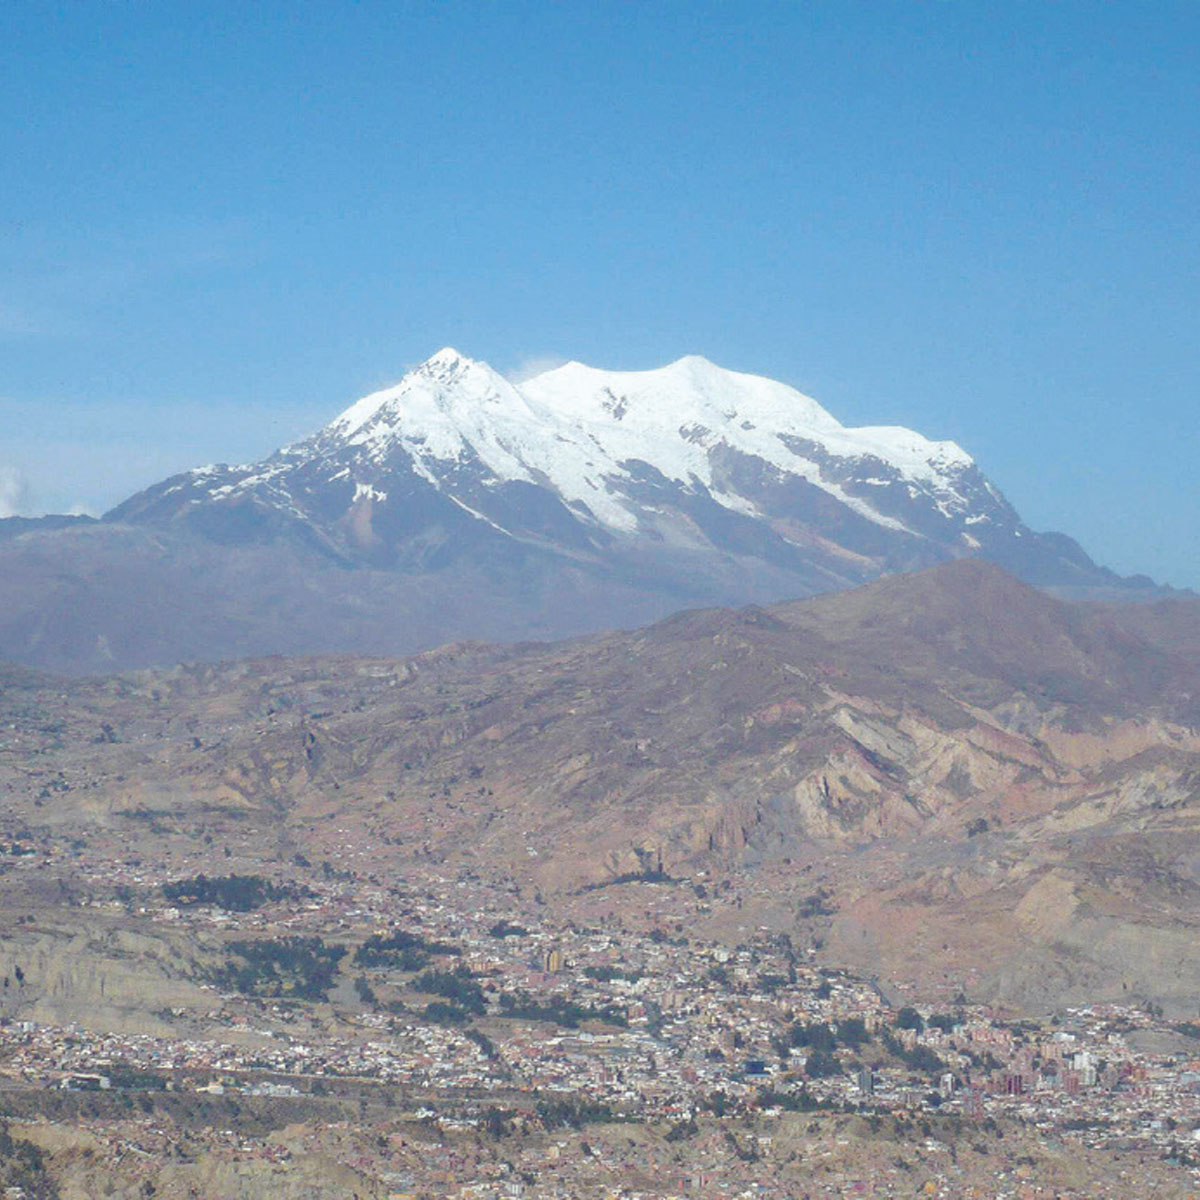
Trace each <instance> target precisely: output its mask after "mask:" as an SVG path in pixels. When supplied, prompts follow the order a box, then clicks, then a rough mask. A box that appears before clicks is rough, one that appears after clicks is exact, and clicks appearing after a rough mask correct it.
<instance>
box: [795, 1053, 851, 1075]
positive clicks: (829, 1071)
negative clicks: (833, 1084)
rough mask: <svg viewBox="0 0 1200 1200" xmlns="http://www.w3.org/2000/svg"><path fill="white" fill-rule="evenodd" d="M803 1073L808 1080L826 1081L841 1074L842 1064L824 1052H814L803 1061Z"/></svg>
mask: <svg viewBox="0 0 1200 1200" xmlns="http://www.w3.org/2000/svg"><path fill="white" fill-rule="evenodd" d="M804 1073H805V1075H807V1076H808V1077H809V1079H827V1078H829V1077H830V1076H831V1075H840V1074H841V1073H842V1064H841V1063H840V1062H838V1060H837V1059H836V1058H834V1057H833V1055H832V1054H830V1053H829V1052H828V1051H826V1050H814V1051H813V1052H812V1053H811V1054H810V1055H809V1056H808V1057H807V1058H806V1059H805V1060H804Z"/></svg>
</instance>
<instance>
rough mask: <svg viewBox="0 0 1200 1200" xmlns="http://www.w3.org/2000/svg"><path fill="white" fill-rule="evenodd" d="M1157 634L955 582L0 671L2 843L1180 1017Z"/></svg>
mask: <svg viewBox="0 0 1200 1200" xmlns="http://www.w3.org/2000/svg"><path fill="white" fill-rule="evenodd" d="M1188 619H1189V618H1188V614H1187V612H1186V606H1183V607H1180V608H1179V609H1178V611H1177V612H1176V613H1175V614H1174V616H1173V617H1172V620H1173V622H1174V624H1173V625H1172V628H1174V627H1175V626H1179V627H1182V628H1188V627H1189V625H1188ZM1156 620H1157V618H1153V617H1152V618H1151V619H1150V621H1149V624H1150V625H1151V626H1152V628H1151V629H1150V632H1149V633H1147V632H1146V631H1145V626H1146V625H1147V621H1146V620H1144V619H1143V612H1142V610H1140V609H1139V610H1127V609H1123V608H1116V607H1114V608H1107V607H1104V606H1099V605H1083V604H1069V603H1065V602H1061V601H1057V600H1054V599H1051V598H1049V597H1047V596H1045V595H1043V594H1042V593H1040V592H1037V591H1035V590H1033V589H1031V588H1029V587H1027V586H1026V585H1024V584H1021V583H1019V582H1017V581H1016V580H1015V579H1013V578H1012V577H1011V576H1009V575H1007V574H1006V573H1005V572H1004V571H1002V570H1001V569H999V568H997V567H993V566H990V565H988V564H985V563H980V562H975V561H966V562H957V563H951V564H947V565H945V566H941V567H936V568H933V569H931V570H928V571H925V572H921V573H918V574H915V575H911V576H906V577H898V578H894V579H888V580H883V581H880V582H877V583H874V584H871V585H869V586H867V587H864V588H862V589H859V590H857V591H853V592H850V593H846V594H842V595H836V596H825V597H820V598H816V599H812V600H808V601H802V602H796V603H792V604H786V605H781V606H777V607H773V608H750V609H742V610H728V609H711V610H700V611H694V612H687V613H682V614H679V615H676V616H674V617H672V618H670V619H668V620H666V621H663V622H661V623H660V624H657V625H654V626H651V627H649V628H646V629H643V630H640V631H637V632H635V633H628V634H623V633H622V634H606V635H602V636H595V637H590V638H584V639H580V640H576V641H570V642H563V643H557V644H548V645H547V644H525V645H518V646H511V647H489V646H484V645H476V644H468V643H464V644H457V645H449V646H446V647H443V648H442V649H440V650H438V651H435V652H431V653H428V654H424V655H419V656H416V657H411V658H406V659H395V660H388V659H354V658H324V659H311V658H310V659H268V660H259V661H251V662H238V663H231V664H221V665H216V666H195V667H185V668H176V669H174V670H171V671H163V672H146V673H142V674H138V675H131V676H123V677H114V678H111V679H99V680H89V681H79V682H76V683H72V684H66V683H63V682H61V681H58V680H55V679H53V678H50V677H45V676H37V675H34V674H30V673H25V672H16V671H14V672H10V673H9V675H7V676H6V677H5V679H4V681H3V693H2V696H3V699H2V703H3V711H2V712H0V727H2V728H4V729H5V730H6V731H7V732H6V735H5V740H4V748H3V753H2V754H0V782H2V786H3V789H4V790H3V806H4V807H3V812H2V819H3V820H4V821H5V822H7V823H10V824H13V823H24V824H26V825H30V826H33V827H36V828H44V829H49V830H53V831H57V832H56V836H59V835H61V836H72V837H81V838H85V839H86V838H90V837H95V836H103V837H116V838H122V839H128V840H129V842H130V844H136V845H137V847H138V848H139V850H142V851H143V852H147V853H148V852H150V851H151V850H153V852H155V853H158V852H166V853H174V852H176V851H178V850H179V849H180V848H181V847H185V846H187V845H195V844H196V843H197V842H198V841H199V840H200V839H204V838H208V839H212V840H213V841H214V842H215V844H217V845H220V844H227V845H229V846H230V847H231V851H232V852H233V853H234V854H235V855H238V856H241V858H242V859H243V860H244V859H245V858H246V857H247V856H249V857H251V858H255V857H257V859H258V860H259V861H260V862H262V863H268V864H269V863H275V864H276V865H277V866H280V865H286V864H290V863H291V862H292V861H293V859H294V858H295V856H296V855H297V854H300V855H301V858H302V859H303V860H305V861H310V862H320V861H328V862H329V863H330V864H331V866H332V867H333V868H334V869H347V870H353V871H356V872H364V873H369V872H374V873H386V872H401V873H402V872H403V871H404V870H405V864H406V863H413V862H417V861H419V862H421V863H423V864H429V863H441V864H443V865H444V869H445V870H456V869H471V870H475V871H479V872H488V873H497V874H499V875H502V876H504V877H511V878H512V879H513V881H514V886H521V887H536V888H537V889H539V890H540V892H541V894H542V895H543V897H544V898H545V899H546V901H547V902H548V903H552V904H555V905H560V906H562V907H563V908H564V910H566V911H570V912H578V914H579V915H580V917H581V918H583V917H587V918H588V919H595V918H602V917H605V916H606V915H612V916H614V917H621V918H622V919H638V914H639V913H640V912H641V911H642V910H643V909H644V907H645V901H646V897H647V896H648V895H651V894H653V895H660V894H668V893H669V891H670V889H678V888H688V889H699V890H700V891H703V892H704V893H705V894H706V896H707V897H708V898H707V900H706V902H705V908H706V911H705V913H704V915H702V916H701V918H700V920H701V921H702V923H705V924H706V925H707V927H708V928H709V929H710V930H711V931H712V932H715V933H718V934H722V935H724V934H728V935H729V936H731V937H736V936H738V931H739V929H740V930H743V931H744V930H745V929H752V928H754V927H756V926H758V925H768V926H771V927H775V928H778V929H780V930H783V931H786V932H788V933H789V935H791V936H792V937H793V939H794V941H796V942H797V943H798V944H801V945H803V944H806V943H807V944H811V945H818V946H819V948H820V949H819V952H820V955H821V956H822V957H823V958H824V959H826V960H828V961H833V962H841V963H844V964H846V965H851V966H854V967H856V968H858V969H865V970H868V971H871V972H874V973H876V974H878V975H879V976H880V978H881V979H882V980H883V981H884V982H893V983H896V982H900V983H903V982H906V981H907V982H908V983H911V984H914V985H915V986H916V987H917V988H919V989H920V990H921V991H923V992H926V993H930V994H934V993H938V992H939V991H957V990H959V989H965V990H968V991H970V992H972V993H974V994H978V995H986V996H988V997H991V998H999V999H1007V1000H1009V1001H1015V1002H1019V1003H1024V1004H1028V1005H1033V1006H1039V1005H1042V1004H1048V1003H1051V1002H1055V1001H1061V1000H1063V999H1067V998H1076V999H1082V998H1085V997H1086V998H1090V999H1097V998H1102V997H1104V996H1114V997H1126V998H1128V997H1130V996H1138V997H1144V998H1148V999H1154V1000H1158V1001H1161V1002H1164V1003H1167V1004H1169V1005H1172V1006H1174V1007H1176V1008H1179V1009H1187V1010H1188V1011H1191V1008H1192V1006H1194V996H1195V994H1196V990H1197V985H1198V984H1200V951H1197V949H1196V940H1195V931H1196V926H1197V921H1198V920H1200V836H1198V834H1200V829H1198V820H1197V813H1198V808H1197V802H1198V800H1200V730H1198V725H1200V721H1198V716H1200V710H1198V707H1197V697H1198V695H1200V666H1198V665H1197V660H1196V658H1195V656H1194V655H1192V654H1191V653H1186V652H1179V651H1178V650H1177V649H1176V648H1175V644H1174V642H1173V640H1172V639H1171V638H1169V637H1167V636H1166V635H1164V634H1154V631H1155V630H1158V629H1160V627H1161V626H1160V624H1156V623H1155V621H1156ZM1151 634H1154V636H1151ZM1183 640H1184V641H1186V639H1183ZM1185 649H1186V646H1185ZM10 832H11V831H10Z"/></svg>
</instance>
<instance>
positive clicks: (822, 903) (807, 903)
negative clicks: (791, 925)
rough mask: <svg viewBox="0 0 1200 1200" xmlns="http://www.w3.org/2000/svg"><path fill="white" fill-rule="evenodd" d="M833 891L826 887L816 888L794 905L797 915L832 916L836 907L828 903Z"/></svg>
mask: <svg viewBox="0 0 1200 1200" xmlns="http://www.w3.org/2000/svg"><path fill="white" fill-rule="evenodd" d="M832 897H833V893H832V892H831V891H830V890H829V889H828V888H817V890H816V891H815V892H813V893H812V894H811V895H808V896H805V897H804V899H803V900H801V901H800V903H799V904H798V905H797V907H796V916H798V917H832V916H833V914H834V913H836V912H837V907H836V906H835V905H833V904H831V903H830V900H831V898H832Z"/></svg>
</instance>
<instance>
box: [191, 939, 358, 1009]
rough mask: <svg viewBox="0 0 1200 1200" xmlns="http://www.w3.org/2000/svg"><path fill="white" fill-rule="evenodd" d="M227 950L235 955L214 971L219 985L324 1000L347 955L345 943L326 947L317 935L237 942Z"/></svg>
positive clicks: (252, 992)
mask: <svg viewBox="0 0 1200 1200" xmlns="http://www.w3.org/2000/svg"><path fill="white" fill-rule="evenodd" d="M227 949H228V950H229V952H230V953H231V954H232V955H234V956H235V957H234V958H231V959H230V960H229V961H227V962H226V964H225V965H224V966H223V967H221V968H220V969H219V970H217V971H216V972H215V974H214V976H213V982H215V983H216V984H217V986H218V987H226V988H232V989H233V990H235V991H239V992H241V993H242V994H243V995H246V996H277V997H286V998H290V999H296V1000H324V999H326V998H327V997H328V995H329V989H330V988H332V987H333V982H334V977H335V976H336V975H337V972H338V965H339V964H340V962H341V961H342V958H343V957H344V956H345V954H346V947H345V946H328V945H326V944H325V942H324V941H322V939H321V938H319V937H291V938H280V939H278V940H276V941H237V942H230V943H229V945H228V947H227Z"/></svg>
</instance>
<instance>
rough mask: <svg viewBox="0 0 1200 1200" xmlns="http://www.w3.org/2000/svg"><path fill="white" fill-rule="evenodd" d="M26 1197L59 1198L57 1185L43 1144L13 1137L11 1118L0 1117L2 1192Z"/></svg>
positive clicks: (0, 1191)
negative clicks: (9, 1128) (9, 1125)
mask: <svg viewBox="0 0 1200 1200" xmlns="http://www.w3.org/2000/svg"><path fill="white" fill-rule="evenodd" d="M10 1191H11V1194H12V1195H15V1196H20V1197H23V1198H24V1200H57V1197H58V1188H57V1187H55V1185H54V1181H53V1180H52V1179H51V1178H50V1175H49V1173H48V1172H47V1170H46V1154H45V1151H44V1150H42V1148H41V1147H40V1146H36V1145H34V1143H33V1142H27V1141H24V1140H23V1139H20V1138H14V1137H13V1136H12V1135H11V1134H10V1133H9V1130H8V1122H7V1121H0V1193H3V1194H5V1195H8V1194H10Z"/></svg>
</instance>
